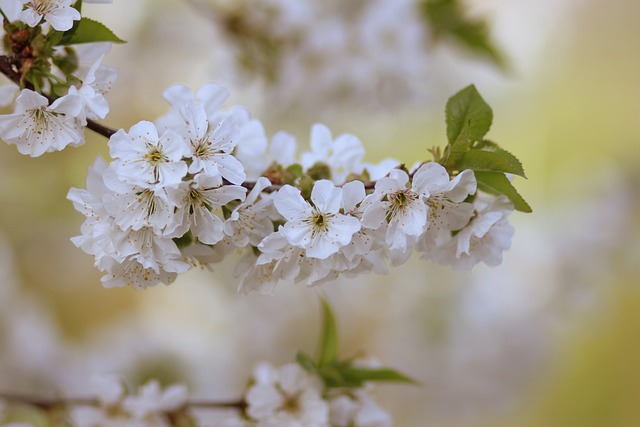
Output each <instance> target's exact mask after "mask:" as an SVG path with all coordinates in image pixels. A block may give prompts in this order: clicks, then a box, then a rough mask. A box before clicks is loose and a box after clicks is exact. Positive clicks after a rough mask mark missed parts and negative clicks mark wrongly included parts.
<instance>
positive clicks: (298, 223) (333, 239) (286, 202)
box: [274, 180, 360, 259]
mask: <svg viewBox="0 0 640 427" xmlns="http://www.w3.org/2000/svg"><path fill="white" fill-rule="evenodd" d="M311 201H312V202H313V205H311V204H310V203H309V202H307V201H306V200H304V199H303V198H302V195H301V194H300V190H297V189H295V188H293V187H291V186H289V185H285V186H284V187H282V188H281V189H280V191H278V194H277V195H276V197H275V199H274V204H275V207H276V209H277V210H278V212H279V213H280V214H281V215H282V216H284V217H285V218H286V219H287V222H286V224H285V225H284V226H283V227H282V228H281V229H280V231H279V232H280V233H282V235H283V236H285V237H286V238H287V240H288V241H289V243H291V244H292V245H294V246H297V247H299V248H301V249H305V251H306V256H308V257H311V258H319V259H325V258H327V257H329V256H330V255H332V254H334V253H336V252H337V251H338V250H339V249H340V248H341V247H342V246H345V245H347V244H349V242H350V241H351V237H352V236H353V234H354V233H356V232H357V231H358V230H359V229H360V221H359V220H358V219H357V218H355V217H352V216H349V215H343V214H341V213H339V210H340V207H341V203H342V189H341V188H339V187H336V186H335V185H334V184H333V183H332V182H331V181H328V180H320V181H317V182H316V183H315V184H314V186H313V189H312V190H311Z"/></svg>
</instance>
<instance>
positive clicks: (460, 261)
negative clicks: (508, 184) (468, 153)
mask: <svg viewBox="0 0 640 427" xmlns="http://www.w3.org/2000/svg"><path fill="white" fill-rule="evenodd" d="M474 204H475V206H476V216H475V217H474V218H473V219H472V220H471V222H470V223H469V224H468V225H467V226H466V227H465V228H463V229H462V230H460V232H459V233H457V234H456V235H455V236H453V237H451V238H450V239H449V240H448V241H446V243H443V244H441V245H440V246H439V247H438V248H437V249H436V250H434V251H432V252H431V256H430V258H431V259H432V260H434V261H435V262H437V263H440V264H445V265H450V266H451V268H452V269H453V270H454V271H468V270H471V268H472V267H473V266H474V265H475V264H477V263H478V262H480V261H482V262H484V263H485V264H487V265H488V266H492V267H495V266H497V265H499V264H500V263H501V262H502V252H503V251H505V250H507V249H509V248H510V247H511V238H512V237H513V234H514V232H515V230H514V228H513V227H512V226H511V225H510V224H509V222H508V221H507V216H508V215H509V214H510V213H511V212H512V211H513V203H511V202H510V201H509V200H508V199H507V198H506V197H504V196H500V197H497V198H492V199H486V198H483V197H478V198H477V200H476V201H475V202H474Z"/></svg>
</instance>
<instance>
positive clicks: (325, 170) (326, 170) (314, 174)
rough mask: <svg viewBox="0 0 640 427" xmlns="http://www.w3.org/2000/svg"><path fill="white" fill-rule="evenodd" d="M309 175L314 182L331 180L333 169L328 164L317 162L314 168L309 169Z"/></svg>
mask: <svg viewBox="0 0 640 427" xmlns="http://www.w3.org/2000/svg"><path fill="white" fill-rule="evenodd" d="M307 175H309V176H310V177H311V179H313V180H314V181H319V180H321V179H331V168H330V167H329V165H328V164H326V163H323V162H316V163H314V164H313V166H311V167H310V168H309V169H307Z"/></svg>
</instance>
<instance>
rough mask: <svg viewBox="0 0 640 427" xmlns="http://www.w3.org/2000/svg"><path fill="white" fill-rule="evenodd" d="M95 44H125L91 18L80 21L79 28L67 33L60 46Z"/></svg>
mask: <svg viewBox="0 0 640 427" xmlns="http://www.w3.org/2000/svg"><path fill="white" fill-rule="evenodd" d="M94 42H112V43H125V41H124V40H122V39H121V38H120V37H118V36H116V35H115V34H114V33H113V31H111V30H110V29H109V28H107V27H106V26H105V25H104V24H102V23H100V22H98V21H94V20H93V19H89V18H82V19H80V21H78V25H77V27H76V26H75V25H74V27H73V28H71V29H70V30H69V31H67V32H65V34H64V36H63V37H62V40H60V43H59V44H58V45H59V46H65V45H70V44H81V43H94Z"/></svg>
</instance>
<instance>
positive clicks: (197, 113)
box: [180, 103, 247, 184]
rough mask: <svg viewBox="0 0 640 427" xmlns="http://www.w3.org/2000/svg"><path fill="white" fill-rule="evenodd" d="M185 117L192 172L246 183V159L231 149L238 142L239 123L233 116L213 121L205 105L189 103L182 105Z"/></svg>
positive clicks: (183, 116)
mask: <svg viewBox="0 0 640 427" xmlns="http://www.w3.org/2000/svg"><path fill="white" fill-rule="evenodd" d="M180 115H181V117H182V119H183V121H184V130H183V135H184V138H185V140H186V141H187V142H188V144H187V146H188V153H187V154H186V156H187V157H189V158H191V161H192V163H191V165H190V166H189V173H192V174H193V173H197V172H200V171H204V173H206V174H208V175H211V176H213V177H219V176H220V177H222V178H224V179H226V180H228V181H229V182H231V183H232V184H242V182H244V180H245V179H246V177H247V176H246V174H245V172H244V168H243V167H242V163H240V161H239V160H238V159H236V158H235V157H234V156H233V155H232V154H231V153H232V152H233V149H234V148H235V146H236V142H235V140H234V132H235V126H234V124H233V120H232V119H231V118H230V117H228V116H227V117H225V118H223V119H222V120H221V121H219V122H213V123H210V122H209V119H208V118H207V113H206V110H205V108H204V106H202V105H200V104H196V103H188V104H186V105H185V106H183V107H182V108H181V109H180Z"/></svg>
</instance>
